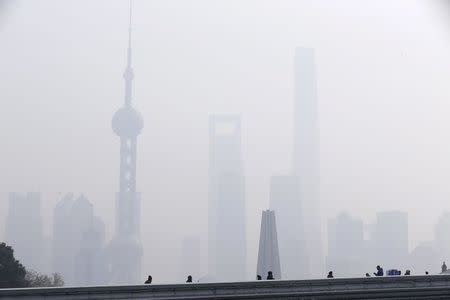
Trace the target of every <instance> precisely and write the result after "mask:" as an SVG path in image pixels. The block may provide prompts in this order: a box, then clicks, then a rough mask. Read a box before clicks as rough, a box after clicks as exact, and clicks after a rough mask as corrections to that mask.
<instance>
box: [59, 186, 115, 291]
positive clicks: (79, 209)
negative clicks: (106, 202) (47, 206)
mask: <svg viewBox="0 0 450 300" xmlns="http://www.w3.org/2000/svg"><path fill="white" fill-rule="evenodd" d="M104 235H105V229H104V224H103V222H102V221H101V220H100V219H99V218H98V217H95V216H94V210H93V206H92V204H91V202H89V200H88V199H87V198H86V197H84V196H83V195H81V196H79V197H78V198H76V199H74V196H73V194H67V195H65V196H64V197H63V198H62V199H61V201H59V202H58V203H57V204H56V206H55V209H54V213H53V272H57V273H60V274H61V275H62V276H63V278H64V281H65V283H66V285H94V284H105V283H107V279H108V278H109V274H108V271H107V268H106V267H107V265H106V254H105V252H104V245H103V241H104V238H105V237H104Z"/></svg>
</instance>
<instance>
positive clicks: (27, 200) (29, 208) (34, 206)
mask: <svg viewBox="0 0 450 300" xmlns="http://www.w3.org/2000/svg"><path fill="white" fill-rule="evenodd" d="M5 240H6V242H7V243H8V244H9V245H11V246H12V247H13V249H14V255H15V258H16V259H18V260H19V261H20V262H21V263H22V264H23V265H24V266H25V267H26V268H27V269H32V270H35V271H39V272H43V271H45V270H46V267H47V266H46V261H45V259H44V258H45V257H46V256H45V253H44V251H45V248H44V247H45V245H44V243H45V241H46V240H45V238H44V233H43V226H42V217H41V195H40V193H25V194H23V193H10V194H9V207H8V215H7V217H6V224H5Z"/></svg>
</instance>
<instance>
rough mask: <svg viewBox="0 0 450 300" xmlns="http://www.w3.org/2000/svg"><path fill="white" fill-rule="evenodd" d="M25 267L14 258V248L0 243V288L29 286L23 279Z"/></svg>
mask: <svg viewBox="0 0 450 300" xmlns="http://www.w3.org/2000/svg"><path fill="white" fill-rule="evenodd" d="M26 273H27V271H26V269H25V267H24V266H23V265H22V264H21V263H20V262H19V261H18V260H16V259H15V258H14V250H13V248H11V246H7V245H6V244H5V243H0V288H21V287H27V286H29V283H28V281H27V280H26V279H25V275H26Z"/></svg>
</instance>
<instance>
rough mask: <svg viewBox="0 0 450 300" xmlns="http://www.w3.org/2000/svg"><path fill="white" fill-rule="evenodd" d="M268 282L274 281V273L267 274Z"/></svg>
mask: <svg viewBox="0 0 450 300" xmlns="http://www.w3.org/2000/svg"><path fill="white" fill-rule="evenodd" d="M266 279H267V280H274V278H273V274H272V271H269V272H267V278H266Z"/></svg>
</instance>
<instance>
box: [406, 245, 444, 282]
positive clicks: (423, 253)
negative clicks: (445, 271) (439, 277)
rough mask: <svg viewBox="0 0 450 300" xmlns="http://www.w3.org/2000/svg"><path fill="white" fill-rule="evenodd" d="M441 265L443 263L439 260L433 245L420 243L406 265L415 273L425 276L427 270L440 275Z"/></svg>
mask: <svg viewBox="0 0 450 300" xmlns="http://www.w3.org/2000/svg"><path fill="white" fill-rule="evenodd" d="M440 263H442V261H441V260H439V256H438V254H437V253H436V251H435V249H434V248H433V245H432V243H431V242H428V243H420V244H419V245H418V246H417V247H415V248H414V249H413V250H412V251H411V253H410V254H409V257H408V263H407V264H406V265H407V266H409V267H410V268H411V269H412V270H413V271H414V273H416V274H423V273H425V272H426V271H427V270H435V272H433V273H439V272H438V271H439V264H440Z"/></svg>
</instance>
